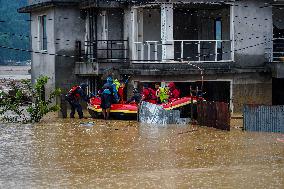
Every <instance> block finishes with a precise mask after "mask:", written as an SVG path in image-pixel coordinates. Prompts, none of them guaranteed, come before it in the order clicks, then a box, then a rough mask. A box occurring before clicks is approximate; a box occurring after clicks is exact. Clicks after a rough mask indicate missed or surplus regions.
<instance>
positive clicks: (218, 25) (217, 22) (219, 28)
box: [215, 18, 222, 60]
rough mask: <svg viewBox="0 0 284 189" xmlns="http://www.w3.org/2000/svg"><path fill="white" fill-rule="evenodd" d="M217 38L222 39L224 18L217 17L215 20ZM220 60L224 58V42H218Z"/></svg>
mask: <svg viewBox="0 0 284 189" xmlns="http://www.w3.org/2000/svg"><path fill="white" fill-rule="evenodd" d="M215 40H222V20H221V18H217V19H216V20H215ZM217 52H218V57H217V59H218V60H221V59H222V42H221V41H219V42H217Z"/></svg>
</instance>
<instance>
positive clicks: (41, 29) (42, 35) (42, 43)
mask: <svg viewBox="0 0 284 189" xmlns="http://www.w3.org/2000/svg"><path fill="white" fill-rule="evenodd" d="M38 41H39V50H45V51H46V50H47V35H46V15H42V16H39V17H38Z"/></svg>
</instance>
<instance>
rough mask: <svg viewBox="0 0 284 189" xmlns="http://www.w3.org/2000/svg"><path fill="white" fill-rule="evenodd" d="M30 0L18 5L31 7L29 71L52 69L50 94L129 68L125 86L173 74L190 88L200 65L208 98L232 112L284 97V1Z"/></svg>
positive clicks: (41, 72) (118, 74)
mask: <svg viewBox="0 0 284 189" xmlns="http://www.w3.org/2000/svg"><path fill="white" fill-rule="evenodd" d="M29 2H30V5H29V6H27V7H23V8H21V9H19V12H22V13H30V15H31V20H32V22H31V36H36V38H34V37H32V41H31V44H32V50H34V51H36V52H37V53H33V55H32V78H33V80H35V79H36V78H37V77H38V76H39V75H48V76H50V78H51V80H50V83H49V85H48V87H47V89H46V90H47V94H48V91H50V90H52V89H53V88H54V87H61V88H66V89H67V88H69V87H70V86H71V85H73V84H74V83H78V82H81V81H87V82H89V84H90V86H91V87H90V89H89V90H90V91H95V90H97V89H98V87H100V86H101V84H102V79H104V78H105V76H106V75H108V74H110V73H112V74H114V75H115V77H118V78H123V77H125V76H131V79H130V82H129V84H128V89H129V90H128V91H131V88H133V87H139V86H140V85H141V83H143V82H165V83H166V82H170V81H175V82H177V85H178V87H179V88H181V89H183V92H182V93H183V94H186V93H188V91H189V90H187V89H189V85H190V84H191V85H197V86H199V87H201V86H200V85H201V83H202V82H201V78H202V77H201V70H202V73H203V76H204V83H203V89H204V91H205V92H206V94H205V98H207V99H208V100H213V101H225V102H229V103H230V106H231V110H232V111H233V112H241V110H242V107H243V104H245V103H257V104H272V103H274V104H284V102H283V100H279V97H280V96H282V97H283V94H284V86H282V85H283V79H282V78H284V67H283V65H282V64H283V62H282V59H281V57H282V55H283V52H284V49H283V45H282V44H283V37H284V32H283V29H284V21H283V16H284V15H283V13H284V11H283V9H282V7H283V5H284V2H283V1H282V2H281V1H272V0H271V1H270V0H240V1H234V0H228V1H224V0H203V1H197V0H183V1H179V0H171V1H165V0H164V1H163V0H156V1H138V0H136V1H128V0H120V1H119V0H117V1H115V0H112V1H111V0H109V1H103V0H89V1H86V0H85V1H84V0H81V1H80V0H61V1H60V0H57V1H51V0H40V1H36V0H30V1H29ZM283 8H284V7H283ZM274 38H277V39H274ZM281 62H282V63H281ZM281 87H282V88H283V89H281V90H280V89H279V88H281ZM282 99H283V98H282Z"/></svg>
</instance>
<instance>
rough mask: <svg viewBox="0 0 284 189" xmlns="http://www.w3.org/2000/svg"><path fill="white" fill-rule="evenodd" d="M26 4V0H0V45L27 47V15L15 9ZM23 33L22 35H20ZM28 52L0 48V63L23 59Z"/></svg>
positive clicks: (25, 58)
mask: <svg viewBox="0 0 284 189" xmlns="http://www.w3.org/2000/svg"><path fill="white" fill-rule="evenodd" d="M26 5H27V0H17V1H8V0H0V45H1V46H7V47H13V48H21V49H29V48H30V44H29V41H30V39H29V37H26V36H28V35H29V24H30V23H29V21H28V20H29V16H28V14H20V13H18V12H17V9H18V8H20V7H23V6H26ZM21 35H24V36H21ZM29 59H30V53H28V52H22V51H15V50H9V49H3V48H0V64H3V63H4V61H7V60H13V61H24V60H29Z"/></svg>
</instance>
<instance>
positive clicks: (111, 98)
mask: <svg viewBox="0 0 284 189" xmlns="http://www.w3.org/2000/svg"><path fill="white" fill-rule="evenodd" d="M117 101H118V96H117V91H116V86H115V84H114V83H113V80H112V77H108V78H107V82H106V83H105V84H104V86H103V88H102V92H101V108H102V111H103V116H104V119H105V120H107V119H109V114H110V108H111V104H112V103H113V102H117Z"/></svg>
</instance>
